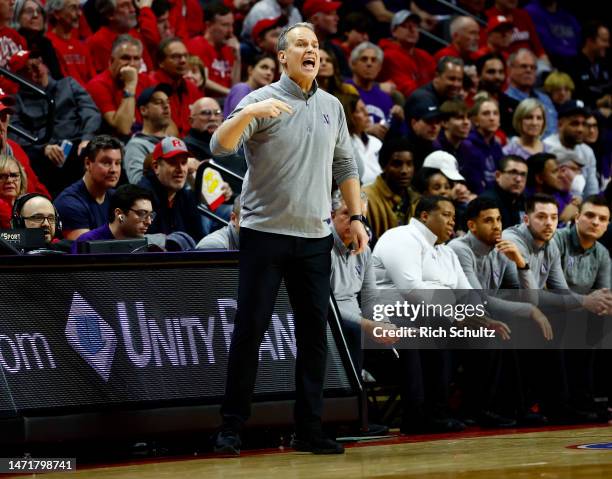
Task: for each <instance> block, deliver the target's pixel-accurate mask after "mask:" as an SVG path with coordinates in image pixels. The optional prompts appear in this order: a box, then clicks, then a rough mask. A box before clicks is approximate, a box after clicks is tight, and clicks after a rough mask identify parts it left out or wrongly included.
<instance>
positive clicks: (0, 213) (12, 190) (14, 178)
mask: <svg viewBox="0 0 612 479" xmlns="http://www.w3.org/2000/svg"><path fill="white" fill-rule="evenodd" d="M27 189H28V180H27V178H26V174H25V172H24V170H23V167H22V166H21V164H20V163H19V162H18V161H17V160H16V159H15V158H13V157H12V156H6V155H0V228H4V229H7V228H10V227H11V213H12V210H13V204H14V203H15V200H16V199H17V198H18V197H19V196H21V195H23V194H24V193H25V192H26V191H27Z"/></svg>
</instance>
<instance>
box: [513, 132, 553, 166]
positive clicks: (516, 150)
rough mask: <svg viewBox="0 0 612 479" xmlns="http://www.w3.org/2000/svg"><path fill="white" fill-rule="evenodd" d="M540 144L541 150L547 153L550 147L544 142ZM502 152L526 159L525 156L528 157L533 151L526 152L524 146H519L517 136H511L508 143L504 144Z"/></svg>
mask: <svg viewBox="0 0 612 479" xmlns="http://www.w3.org/2000/svg"><path fill="white" fill-rule="evenodd" d="M542 146H543V148H544V149H543V150H542V152H543V153H548V151H549V150H550V147H549V146H548V145H547V144H546V143H544V142H542ZM503 152H504V155H516V156H519V157H521V158H523V159H524V160H527V158H529V157H530V156H531V155H532V154H533V153H530V152H528V151H527V150H526V149H525V148H523V147H522V146H521V144H520V143H519V137H518V136H513V137H512V138H511V139H510V141H509V142H508V144H507V145H506V146H504V148H503Z"/></svg>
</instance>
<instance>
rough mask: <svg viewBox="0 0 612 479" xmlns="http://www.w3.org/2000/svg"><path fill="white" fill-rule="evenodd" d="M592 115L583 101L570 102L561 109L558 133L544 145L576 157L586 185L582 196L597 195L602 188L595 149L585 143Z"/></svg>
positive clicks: (547, 139)
mask: <svg viewBox="0 0 612 479" xmlns="http://www.w3.org/2000/svg"><path fill="white" fill-rule="evenodd" d="M589 115H590V113H589V111H588V110H587V108H586V107H585V104H584V103H583V102H582V100H569V101H567V102H565V103H564V104H563V105H561V106H560V107H559V127H558V133H556V134H554V135H551V136H549V137H548V138H546V139H545V140H544V144H545V145H546V146H547V147H548V149H549V150H555V151H563V152H565V153H566V154H570V155H574V156H575V157H576V161H577V163H579V164H580V165H581V166H582V176H584V180H585V184H584V189H583V191H582V196H590V195H596V194H597V193H599V190H600V187H599V183H598V181H597V160H596V159H595V154H594V153H593V149H592V148H591V147H590V146H589V145H587V144H586V143H585V142H584V138H585V135H586V119H587V117H588V116H589Z"/></svg>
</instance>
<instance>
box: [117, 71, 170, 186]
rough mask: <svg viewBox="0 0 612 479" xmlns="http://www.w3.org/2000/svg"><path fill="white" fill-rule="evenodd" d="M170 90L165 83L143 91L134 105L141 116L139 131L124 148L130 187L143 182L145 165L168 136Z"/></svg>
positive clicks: (125, 166)
mask: <svg viewBox="0 0 612 479" xmlns="http://www.w3.org/2000/svg"><path fill="white" fill-rule="evenodd" d="M170 94H171V89H170V87H169V86H168V85H166V84H165V83H160V84H159V85H157V86H155V87H149V88H146V89H144V90H143V92H142V93H141V94H140V96H139V97H138V100H137V102H136V104H137V106H138V109H139V111H140V114H141V115H142V131H140V132H138V133H136V134H135V135H134V136H133V137H132V138H131V139H130V141H128V143H127V145H126V146H125V165H124V169H125V172H126V174H127V177H128V181H129V182H130V183H133V184H136V183H138V182H139V181H140V179H141V178H142V170H143V167H144V161H145V158H146V156H147V155H148V154H150V153H151V152H152V151H153V148H154V147H155V145H156V144H157V143H159V142H160V141H161V140H162V138H165V137H167V136H169V132H168V129H169V127H170V124H171V123H172V120H171V119H170V112H171V110H170V102H169V100H168V97H169V96H170Z"/></svg>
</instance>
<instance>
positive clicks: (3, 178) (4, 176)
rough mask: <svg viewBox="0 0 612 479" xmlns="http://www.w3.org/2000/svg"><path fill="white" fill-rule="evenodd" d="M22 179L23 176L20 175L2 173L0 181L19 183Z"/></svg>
mask: <svg viewBox="0 0 612 479" xmlns="http://www.w3.org/2000/svg"><path fill="white" fill-rule="evenodd" d="M20 179H21V175H20V174H19V173H0V181H8V180H13V181H17V180H20Z"/></svg>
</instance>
